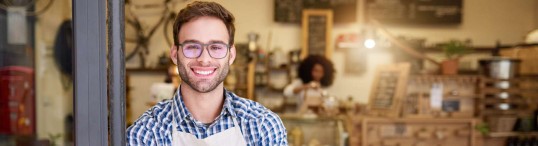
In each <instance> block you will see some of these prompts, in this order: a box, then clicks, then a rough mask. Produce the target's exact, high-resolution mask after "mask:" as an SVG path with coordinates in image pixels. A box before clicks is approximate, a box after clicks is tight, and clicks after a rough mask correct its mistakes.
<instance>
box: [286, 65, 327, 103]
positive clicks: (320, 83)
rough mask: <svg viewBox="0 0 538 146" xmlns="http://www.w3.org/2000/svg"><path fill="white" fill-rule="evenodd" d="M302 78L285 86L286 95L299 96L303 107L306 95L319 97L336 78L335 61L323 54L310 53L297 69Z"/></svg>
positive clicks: (298, 98)
mask: <svg viewBox="0 0 538 146" xmlns="http://www.w3.org/2000/svg"><path fill="white" fill-rule="evenodd" d="M297 72H298V75H299V78H300V79H296V80H294V81H293V82H292V83H291V84H289V85H288V86H286V88H284V96H286V97H295V98H297V101H298V104H297V106H299V107H301V105H302V103H303V101H304V100H305V97H308V98H319V97H321V96H324V95H325V94H326V88H327V87H329V86H330V85H331V84H332V83H333V80H334V74H335V69H334V66H333V63H332V62H331V61H330V60H328V59H327V58H325V57H324V56H321V55H309V56H308V57H306V58H305V59H304V60H303V61H302V62H301V63H300V64H299V67H298V69H297Z"/></svg>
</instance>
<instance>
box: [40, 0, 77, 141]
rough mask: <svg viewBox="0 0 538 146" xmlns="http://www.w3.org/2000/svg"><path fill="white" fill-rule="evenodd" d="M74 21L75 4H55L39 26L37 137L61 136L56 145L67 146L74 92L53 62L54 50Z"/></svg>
mask: <svg viewBox="0 0 538 146" xmlns="http://www.w3.org/2000/svg"><path fill="white" fill-rule="evenodd" d="M47 2H48V1H37V6H36V7H37V8H43V7H44V6H45V5H46V3H47ZM70 17H71V1H70V0H55V1H54V3H53V4H52V6H51V8H50V9H49V10H48V11H45V13H43V14H41V15H39V16H38V17H37V23H36V26H35V29H36V36H35V41H36V51H35V57H36V58H35V59H36V61H35V62H36V64H35V67H36V70H37V71H36V94H35V95H36V114H37V115H36V117H37V128H36V129H37V137H38V138H39V139H48V138H49V135H51V134H52V135H56V134H61V136H62V138H61V139H58V140H57V141H56V143H57V144H59V145H64V144H63V138H64V137H65V136H66V135H65V130H64V129H65V126H64V125H65V117H66V115H67V114H69V113H72V112H73V96H72V94H73V88H72V81H70V80H64V81H67V83H68V84H64V85H63V83H62V75H61V73H60V71H59V70H58V67H57V66H56V63H55V61H54V58H53V46H54V40H55V38H56V33H57V32H56V31H57V30H58V28H59V26H60V24H61V23H62V22H63V21H64V20H65V19H68V18H70ZM64 79H65V78H64ZM64 86H65V87H64Z"/></svg>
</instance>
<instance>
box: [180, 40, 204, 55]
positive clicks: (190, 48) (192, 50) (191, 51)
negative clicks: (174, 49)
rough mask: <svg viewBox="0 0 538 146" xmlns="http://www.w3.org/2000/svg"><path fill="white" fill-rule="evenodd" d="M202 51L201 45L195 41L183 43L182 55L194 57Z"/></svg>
mask: <svg viewBox="0 0 538 146" xmlns="http://www.w3.org/2000/svg"><path fill="white" fill-rule="evenodd" d="M201 52H202V45H200V44H196V43H185V44H183V55H185V57H187V58H196V57H198V56H200V53H201Z"/></svg>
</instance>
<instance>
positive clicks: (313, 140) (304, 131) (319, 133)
mask: <svg viewBox="0 0 538 146" xmlns="http://www.w3.org/2000/svg"><path fill="white" fill-rule="evenodd" d="M280 117H281V119H282V122H283V123H284V126H285V127H286V130H287V131H288V143H289V145H290V146H303V145H306V146H311V145H316V146H317V145H319V146H326V145H327V146H344V145H348V142H347V137H348V136H347V135H348V134H347V133H348V132H347V130H345V129H346V128H345V127H346V126H345V123H346V118H343V117H310V118H306V117H302V116H296V115H282V116H280Z"/></svg>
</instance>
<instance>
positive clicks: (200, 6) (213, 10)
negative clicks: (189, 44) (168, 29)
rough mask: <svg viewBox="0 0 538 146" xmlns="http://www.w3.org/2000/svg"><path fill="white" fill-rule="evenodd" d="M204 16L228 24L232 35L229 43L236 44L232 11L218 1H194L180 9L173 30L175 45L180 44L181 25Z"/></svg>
mask: <svg viewBox="0 0 538 146" xmlns="http://www.w3.org/2000/svg"><path fill="white" fill-rule="evenodd" d="M202 16H212V17H216V18H219V19H220V20H222V22H224V25H226V29H228V33H229V34H228V35H229V37H230V40H229V42H228V45H230V46H232V45H233V44H234V35H235V25H234V20H235V17H234V16H233V15H232V13H231V12H230V11H228V10H226V9H225V8H224V7H222V5H220V4H218V3H216V2H204V1H194V2H192V3H190V4H188V5H187V7H185V8H184V9H182V10H180V11H179V13H178V15H177V17H176V20H175V22H174V31H173V33H174V34H173V36H174V45H176V46H177V45H179V36H178V35H179V31H180V30H181V26H182V25H183V24H185V23H187V22H189V21H191V20H192V19H195V18H198V17H202Z"/></svg>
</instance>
